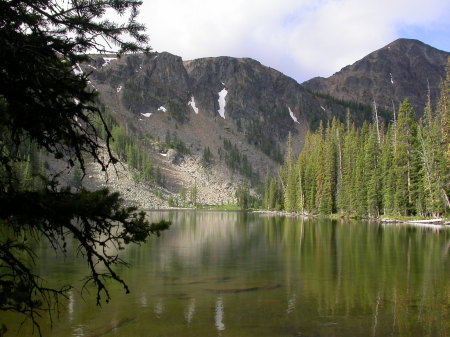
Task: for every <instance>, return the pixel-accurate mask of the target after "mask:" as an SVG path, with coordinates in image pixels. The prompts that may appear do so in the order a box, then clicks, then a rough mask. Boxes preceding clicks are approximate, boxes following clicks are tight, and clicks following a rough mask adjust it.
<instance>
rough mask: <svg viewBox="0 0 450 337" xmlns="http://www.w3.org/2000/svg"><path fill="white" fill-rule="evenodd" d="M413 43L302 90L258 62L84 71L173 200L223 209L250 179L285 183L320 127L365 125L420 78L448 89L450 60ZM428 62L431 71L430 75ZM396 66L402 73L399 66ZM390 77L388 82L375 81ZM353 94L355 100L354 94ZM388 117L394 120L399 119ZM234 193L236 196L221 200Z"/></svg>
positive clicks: (171, 58)
mask: <svg viewBox="0 0 450 337" xmlns="http://www.w3.org/2000/svg"><path fill="white" fill-rule="evenodd" d="M408 43H409V42H408ZM408 43H404V42H402V41H400V42H393V43H392V44H391V45H389V46H387V47H386V48H385V49H386V50H385V49H381V50H380V51H377V52H375V53H373V54H371V55H369V56H368V57H366V58H364V59H362V60H361V61H358V62H357V63H355V64H354V65H352V66H348V67H346V68H344V69H343V70H341V71H340V72H339V73H337V74H335V75H334V76H335V77H332V78H330V79H329V80H326V79H317V78H316V79H312V80H310V81H308V82H306V83H304V84H302V85H300V84H299V83H297V82H296V81H295V80H293V79H291V78H289V77H287V76H285V75H283V74H282V73H280V72H278V71H276V70H274V69H271V68H269V67H266V66H264V65H262V64H261V63H259V62H258V61H255V60H252V59H245V58H244V59H238V58H232V57H216V58H203V59H196V60H190V61H183V60H182V59H181V58H180V57H178V56H175V55H172V54H169V53H150V54H146V55H144V54H133V55H124V56H122V57H121V58H116V57H115V56H114V55H109V56H105V55H92V56H91V61H90V62H89V63H87V64H82V65H80V66H79V71H82V72H84V73H89V79H90V82H91V85H92V86H94V87H95V88H96V89H97V90H98V91H99V92H100V101H101V103H102V104H103V105H104V106H105V107H106V108H107V110H108V111H109V113H110V114H111V115H112V116H113V118H114V119H115V120H116V121H117V122H118V123H119V124H120V125H122V126H123V127H124V128H125V129H126V131H127V133H129V134H131V135H133V136H134V137H135V138H136V139H138V140H139V142H140V143H141V144H143V145H144V148H146V149H147V151H148V152H149V153H151V154H152V157H153V161H154V165H155V167H159V168H161V171H162V172H164V175H165V176H166V177H167V179H166V182H165V184H166V186H165V187H166V189H167V191H168V193H169V194H170V193H172V194H177V193H179V192H180V191H181V190H182V189H189V188H192V187H193V186H201V187H202V188H203V192H202V193H201V194H202V195H209V196H208V197H206V198H203V199H202V203H205V204H217V203H226V202H233V201H234V196H235V192H236V190H237V189H238V188H239V186H242V185H243V182H244V181H251V182H253V185H254V186H257V181H262V179H263V177H264V176H265V174H266V173H267V172H268V173H269V174H270V175H272V176H276V175H277V174H278V173H277V172H278V168H279V165H280V162H281V160H282V158H283V156H284V151H285V149H286V141H287V137H288V135H289V134H291V135H292V145H293V149H294V154H295V153H298V152H299V151H300V149H301V148H302V146H303V141H304V137H305V135H306V133H307V132H308V130H311V129H315V128H317V127H318V125H319V122H320V121H324V122H326V121H329V120H331V119H332V118H333V117H336V118H338V119H341V120H344V118H345V116H346V114H347V113H350V115H351V117H352V119H353V120H354V121H355V122H356V123H358V124H360V123H362V122H363V121H364V120H370V119H371V118H372V111H371V108H370V105H371V103H372V100H373V98H375V100H376V101H377V104H378V105H379V106H381V107H385V108H387V109H389V108H390V107H392V105H391V103H392V102H391V101H394V100H402V99H403V98H404V97H402V96H403V95H406V96H405V97H408V96H407V95H410V92H411V90H412V91H413V92H415V91H414V90H416V91H420V90H419V89H418V88H420V87H421V85H422V84H421V83H422V82H420V83H419V84H417V86H414V88H413V89H411V90H409V91H408V88H409V83H410V82H411V81H413V80H414V79H415V78H417V77H418V76H419V75H420V74H422V75H423V76H425V74H428V72H429V73H430V75H429V76H428V81H429V82H430V90H435V88H438V86H439V81H440V77H439V76H440V75H439V74H440V70H438V68H439V64H440V62H442V60H443V59H444V56H445V55H447V54H448V53H446V54H445V55H444V54H441V53H438V54H439V55H440V56H439V57H438V59H439V60H440V61H439V62H435V61H433V62H431V61H432V60H435V56H433V55H434V51H432V52H425V51H429V48H431V47H428V46H425V47H424V46H421V45H420V43H418V42H417V43H416V42H412V44H411V46H409V47H408V46H403V45H404V44H408ZM416 45H417V46H419V47H415V46H416ZM402 48H403V49H402ZM405 48H406V49H405ZM424 50H425V51H424ZM430 50H431V49H430ZM386 53H390V54H393V55H394V54H395V55H397V56H398V57H397V59H396V61H395V62H394V61H393V59H391V58H389V57H387V58H386V57H384V56H383V57H377V55H378V54H381V55H385V54H386ZM402 53H404V54H402ZM427 53H428V54H427ZM444 53H445V52H444ZM424 55H425V56H424ZM426 55H428V56H426ZM430 55H431V56H430ZM443 55H444V56H443ZM403 59H406V61H405V60H403ZM416 59H417V60H419V61H417V60H416ZM379 60H381V61H379ZM386 60H387V61H386ZM415 60H416V61H415ZM423 60H425V61H426V60H428V61H427V62H428V63H427V62H425V61H423ZM430 60H431V61H430ZM402 62H403V63H402ZM405 62H406V63H405ZM423 62H425V64H427V65H428V64H431V65H430V66H429V67H428V66H427V67H425V68H424V69H422V68H420V67H421V65H422V64H423ZM392 63H395V64H396V65H397V66H396V67H391V64H392ZM401 64H404V65H403V66H401ZM405 64H407V65H405ZM415 67H419V68H418V69H416V68H415ZM430 67H431V68H430ZM444 67H445V65H444V66H442V69H444ZM397 68H398V69H404V70H405V72H406V74H410V75H411V74H415V75H414V76H415V77H414V76H412V75H411V76H412V77H411V78H409V77H408V81H407V83H406V84H405V85H403V84H402V85H401V84H400V83H398V84H397V82H396V81H397V78H398V79H401V78H402V77H397V76H399V75H398V74H400V72H397V70H393V69H397ZM386 71H389V72H388V76H389V77H388V81H387V83H385V82H386V81H384V82H383V81H381V79H380V80H377V81H375V79H378V78H381V76H385V75H386ZM442 71H443V70H442ZM349 74H351V75H349ZM374 74H375V75H376V76H375V75H374ZM389 74H391V75H392V78H391V77H390V75H389ZM405 78H406V75H405ZM333 81H334V82H333ZM392 82H394V83H392ZM329 83H333V84H332V85H331V84H329ZM342 83H343V84H342ZM386 84H387V86H386ZM393 84H395V86H394V87H395V89H396V90H395V91H394V93H395V95H394V96H392V94H391V92H392V86H393ZM374 85H380V86H381V85H382V86H381V87H374ZM329 88H334V89H333V90H334V91H333V90H331V89H329ZM436 90H437V89H436ZM345 91H351V92H352V94H351V95H350V94H347V95H344V94H343V92H345ZM316 92H317V93H316ZM335 92H336V97H333V95H334V94H335ZM353 92H354V93H353ZM433 92H434V91H433ZM400 97H402V98H400ZM418 97H419V98H420V99H417V100H414V99H411V100H412V101H413V102H414V103H415V104H417V105H420V104H423V98H424V97H423V96H420V95H419V96H418ZM413 98H414V97H413ZM347 100H350V101H347ZM358 100H359V101H358ZM361 102H363V103H361ZM385 113H387V114H385V118H386V120H388V119H389V118H390V116H391V115H390V113H389V112H386V111H385ZM174 144H175V145H174ZM178 145H179V146H178ZM168 150H171V152H170V153H171V156H170V158H168V157H167V154H168ZM205 150H208V151H210V154H211V160H210V161H209V162H208V163H206V165H205V163H204V162H203V160H202V154H203V153H204V152H205ZM211 178H212V179H211ZM225 190H226V193H225V194H226V195H225V194H223V193H220V192H221V191H225ZM210 191H213V192H212V193H209V192H210Z"/></svg>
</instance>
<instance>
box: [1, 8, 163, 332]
mask: <svg viewBox="0 0 450 337" xmlns="http://www.w3.org/2000/svg"><path fill="white" fill-rule="evenodd" d="M140 5H141V2H140V1H136V0H122V1H117V0H67V1H59V0H0V45H1V48H0V232H1V236H0V310H3V311H5V310H7V311H16V312H19V313H22V314H24V315H25V316H26V317H29V318H30V319H31V320H32V321H33V323H34V324H35V325H36V327H37V328H38V331H39V332H40V330H39V325H38V321H37V317H39V315H40V314H41V313H44V312H52V311H53V310H54V309H55V306H57V304H58V298H59V297H60V296H61V295H62V296H64V294H65V292H66V291H67V290H68V289H70V286H67V287H63V288H60V289H51V288H48V287H46V286H45V282H44V280H42V279H41V278H40V276H39V275H38V274H35V273H34V272H33V266H34V264H35V262H36V261H35V259H36V258H37V257H36V256H35V255H34V254H33V251H32V250H31V249H30V243H31V242H32V241H33V240H46V241H47V242H48V243H49V244H50V245H51V246H52V247H53V248H54V249H55V250H58V251H61V252H63V253H65V252H66V242H67V240H74V242H76V243H77V245H78V251H79V253H80V254H81V255H82V256H83V257H84V258H85V259H86V261H87V263H88V266H89V268H90V274H89V275H88V276H87V278H86V282H87V284H89V283H93V284H94V285H95V287H96V289H97V303H98V304H99V303H100V302H101V301H102V300H106V301H109V299H110V295H109V292H108V290H107V288H106V286H105V281H106V280H107V279H112V280H115V281H117V282H119V283H121V284H122V285H123V287H124V289H125V291H127V292H128V291H129V289H128V287H127V285H126V283H125V281H124V280H123V279H122V278H121V277H120V276H119V275H118V274H117V273H116V271H115V269H114V266H116V265H118V264H125V261H123V260H122V259H121V258H120V257H119V255H118V252H119V250H120V249H122V248H123V247H124V245H126V244H129V243H142V242H144V241H145V240H146V239H147V237H148V236H149V235H151V234H158V233H159V231H161V230H163V229H165V228H167V227H168V223H167V222H165V221H162V222H161V223H158V224H150V223H149V222H148V221H147V220H146V217H145V213H143V212H139V211H138V210H137V209H136V208H133V207H124V206H123V201H122V200H121V198H120V196H119V194H117V193H111V192H109V191H108V190H106V189H104V190H99V191H94V192H89V191H85V190H76V191H74V190H71V189H70V188H69V187H62V186H61V185H60V184H59V182H58V176H57V175H54V176H49V175H47V176H45V177H42V183H41V184H40V186H39V187H36V186H34V187H30V186H28V185H26V184H24V182H23V179H24V176H26V175H25V174H19V173H18V172H17V167H19V166H20V165H21V164H23V162H24V155H23V153H24V148H27V149H31V148H37V149H39V150H40V151H45V152H46V154H47V155H48V156H52V157H54V158H56V159H58V160H63V161H65V162H66V164H67V167H68V168H70V167H73V166H75V165H76V164H77V165H79V166H80V167H81V170H82V172H83V174H84V173H85V160H94V162H96V163H97V164H98V165H100V166H101V167H102V169H103V170H104V171H106V170H107V168H108V166H109V165H111V164H114V163H116V162H117V160H116V159H115V157H114V155H113V153H112V151H111V149H110V146H109V144H110V142H111V141H112V136H111V133H110V132H109V130H107V127H106V123H105V122H104V119H103V117H102V116H101V113H100V110H99V109H98V107H97V105H96V99H97V94H96V93H95V92H94V91H93V90H92V89H89V88H88V79H87V76H86V75H85V74H83V73H81V72H79V71H77V70H79V63H81V62H83V61H86V60H87V56H86V53H87V52H91V51H98V52H104V53H106V52H117V53H118V54H119V55H120V54H121V53H125V52H135V51H141V52H145V51H148V50H149V48H148V47H147V46H146V44H147V36H146V35H145V33H144V28H145V27H144V26H143V25H141V24H139V23H138V22H136V17H137V15H138V8H139V6H140ZM108 9H113V10H114V11H115V12H116V13H117V14H119V15H120V16H122V17H125V18H126V21H125V23H120V24H119V23H114V22H111V21H110V20H108V19H105V18H104V17H103V15H104V14H105V13H106V10H108ZM105 42H106V43H105ZM98 117H99V118H98ZM95 119H100V120H101V121H103V128H104V129H106V133H105V134H106V139H104V140H103V141H101V140H99V138H98V130H97V129H96V128H95V127H94V125H95V123H94V120H95ZM104 153H106V154H107V156H106V158H103V155H104ZM30 237H31V238H32V239H30ZM2 331H3V332H4V331H5V328H4V326H3V327H0V335H1V334H2Z"/></svg>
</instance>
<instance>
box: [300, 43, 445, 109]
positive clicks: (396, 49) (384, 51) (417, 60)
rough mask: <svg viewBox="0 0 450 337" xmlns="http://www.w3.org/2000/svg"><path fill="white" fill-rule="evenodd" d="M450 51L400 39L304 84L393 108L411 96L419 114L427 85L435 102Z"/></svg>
mask: <svg viewBox="0 0 450 337" xmlns="http://www.w3.org/2000/svg"><path fill="white" fill-rule="evenodd" d="M449 56H450V53H448V52H445V51H442V50H438V49H436V48H433V47H431V46H428V45H426V44H424V43H422V42H420V41H417V40H410V39H398V40H396V41H394V42H392V43H390V44H388V45H387V46H385V47H383V48H381V49H379V50H377V51H375V52H373V53H371V54H369V55H367V56H366V57H364V58H363V59H361V60H359V61H357V62H355V63H354V64H352V65H349V66H346V67H344V68H342V69H341V70H340V71H339V72H337V73H335V74H334V75H333V76H331V77H329V78H323V77H316V78H313V79H311V80H309V81H306V82H304V83H303V84H302V85H303V86H304V87H305V88H308V89H309V90H311V91H313V92H318V93H322V94H328V95H331V96H333V97H335V98H338V99H343V100H347V101H355V102H360V103H363V104H368V105H371V104H373V101H374V100H375V101H376V103H377V105H378V106H380V107H383V108H385V109H389V110H391V111H392V108H393V105H394V107H395V109H398V106H399V104H400V103H401V102H402V101H403V100H404V99H405V98H408V99H409V100H410V102H411V104H412V105H413V106H414V108H415V111H416V113H417V114H418V115H421V114H422V112H423V108H424V106H425V103H426V101H427V96H428V88H429V89H430V94H431V99H432V101H433V102H434V104H435V103H436V101H437V99H438V97H439V93H440V83H441V81H442V80H443V79H444V78H445V66H446V64H447V59H448V57H449Z"/></svg>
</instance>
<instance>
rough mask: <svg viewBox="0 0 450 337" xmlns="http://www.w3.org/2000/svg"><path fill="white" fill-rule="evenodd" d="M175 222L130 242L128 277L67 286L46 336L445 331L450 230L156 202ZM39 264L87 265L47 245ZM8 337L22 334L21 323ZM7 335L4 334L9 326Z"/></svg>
mask: <svg viewBox="0 0 450 337" xmlns="http://www.w3.org/2000/svg"><path fill="white" fill-rule="evenodd" d="M151 216H152V217H153V218H154V219H155V220H157V219H159V218H161V217H162V218H166V219H169V218H170V220H172V221H173V225H172V227H171V229H170V230H168V231H166V232H164V233H163V234H162V236H161V237H159V238H153V239H151V240H150V241H149V242H148V243H147V244H145V245H143V246H141V247H128V248H127V249H126V250H125V251H124V252H123V257H124V258H125V259H126V260H128V261H129V262H130V263H131V267H130V268H128V269H127V268H120V273H121V275H122V276H123V277H124V278H125V280H126V281H127V283H128V284H129V286H130V287H131V294H128V295H126V294H124V292H123V291H122V289H121V288H120V287H119V286H117V285H112V286H111V293H112V301H111V302H110V303H109V304H105V305H103V307H102V308H98V307H96V306H95V304H94V297H95V293H94V292H92V293H91V294H87V293H85V294H84V299H82V298H81V297H80V296H79V295H78V290H79V289H74V290H73V291H72V292H71V293H70V294H69V299H68V300H67V301H65V302H63V303H62V307H63V310H62V312H61V314H60V316H59V318H58V317H54V320H55V321H54V324H53V328H52V329H50V328H49V327H47V326H43V333H44V336H58V337H63V336H91V337H99V336H105V337H109V336H130V337H135V336H157V337H164V336H171V337H176V336H223V337H226V336H236V337H247V336H248V337H250V336H257V337H264V336H275V337H277V336H450V258H449V253H450V252H449V250H450V230H440V231H437V230H433V229H429V228H416V227H410V226H404V225H403V226H400V225H399V226H383V225H379V224H371V223H365V222H349V221H332V220H328V219H319V220H318V219H294V218H284V217H274V216H268V215H260V214H248V213H241V212H193V211H186V212H154V213H152V214H151ZM37 254H38V255H39V256H40V258H41V259H42V260H43V261H45V263H43V264H42V265H41V266H40V272H41V273H42V274H44V275H45V277H46V278H48V279H50V280H53V281H55V282H57V283H61V284H64V283H68V282H70V283H75V284H76V285H77V287H78V288H79V287H81V283H80V282H78V281H79V280H80V279H82V277H83V276H84V275H85V274H84V273H85V272H86V265H85V263H83V262H82V261H81V260H80V259H77V258H76V257H70V256H69V257H66V258H62V257H61V256H57V255H56V254H55V253H53V251H52V250H51V249H50V248H48V247H42V246H41V247H39V249H37ZM4 318H7V319H8V322H10V323H9V324H10V333H9V334H8V335H10V336H28V335H30V334H31V332H30V331H31V330H30V329H29V327H27V325H26V324H25V326H22V327H21V328H18V327H17V326H14V324H13V322H14V318H9V317H6V316H5V317H4ZM8 335H7V336H8Z"/></svg>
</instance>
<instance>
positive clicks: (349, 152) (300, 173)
mask: <svg viewBox="0 0 450 337" xmlns="http://www.w3.org/2000/svg"><path fill="white" fill-rule="evenodd" d="M449 92H450V60H449V64H448V66H447V80H446V81H445V83H444V85H443V89H442V93H441V97H440V100H439V103H438V108H437V109H435V110H433V109H432V108H431V106H432V103H431V101H430V100H429V101H428V103H427V105H426V107H425V109H424V112H423V117H422V118H420V119H418V118H417V117H416V114H415V113H414V111H413V107H412V105H411V104H410V103H409V101H408V100H407V99H406V100H405V101H404V102H403V103H402V104H401V105H400V109H399V111H398V113H397V114H394V116H393V122H392V123H391V124H389V125H386V124H384V123H382V122H380V121H379V118H378V116H376V115H374V121H373V122H372V123H364V125H363V126H362V127H361V128H357V127H355V124H354V123H353V122H352V121H351V120H350V118H349V117H348V118H347V121H346V122H345V123H341V122H339V121H337V120H336V119H333V120H332V121H331V122H329V123H327V124H326V125H321V127H320V128H319V129H318V130H317V131H315V132H310V133H308V135H307V136H306V140H305V146H304V148H303V150H302V152H301V153H300V155H299V156H298V158H297V159H296V160H295V158H294V156H293V155H292V152H291V151H288V152H287V155H286V158H285V162H284V164H283V166H282V168H281V170H280V175H279V179H278V180H276V179H269V178H267V179H266V187H265V194H264V205H265V208H266V209H283V210H285V211H288V212H298V213H302V214H332V213H339V214H342V215H347V216H364V217H378V216H380V215H405V216H406V215H408V216H410V215H420V216H430V215H432V216H439V215H442V214H444V213H448V212H449V209H450V201H449V195H450V184H449V182H450V166H449V165H450V143H449V142H450V124H449V121H450V115H449V112H450V106H449V105H450V102H449Z"/></svg>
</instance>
